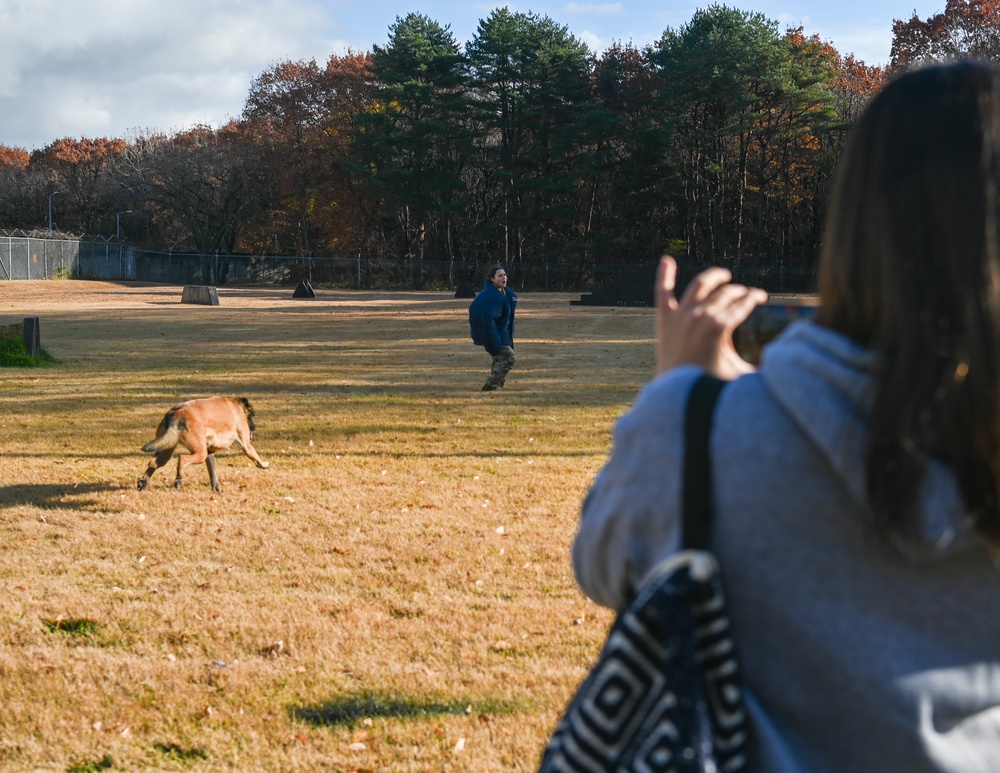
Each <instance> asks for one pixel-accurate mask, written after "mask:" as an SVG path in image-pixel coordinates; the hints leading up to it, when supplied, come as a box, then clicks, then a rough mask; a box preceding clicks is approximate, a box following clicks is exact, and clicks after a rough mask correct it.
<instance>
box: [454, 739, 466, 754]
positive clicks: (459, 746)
mask: <svg viewBox="0 0 1000 773" xmlns="http://www.w3.org/2000/svg"><path fill="white" fill-rule="evenodd" d="M464 748H465V739H464V738H459V739H458V742H457V743H456V744H455V748H454V750H453V751H454V752H455V754H458V753H459V752H460V751H462V749H464Z"/></svg>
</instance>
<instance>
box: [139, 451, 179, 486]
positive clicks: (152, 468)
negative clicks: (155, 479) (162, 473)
mask: <svg viewBox="0 0 1000 773" xmlns="http://www.w3.org/2000/svg"><path fill="white" fill-rule="evenodd" d="M173 455H174V449H173V448H168V449H166V450H165V451H160V452H159V453H158V454H157V455H156V456H155V457H153V461H152V462H150V464H149V467H147V468H146V472H145V473H143V475H142V477H141V478H139V480H138V481H137V482H136V487H137V488H138V489H139V491H142V490H143V489H144V488H146V485H147V484H148V483H149V479H150V477H152V475H153V473H154V472H156V471H157V470H158V469H160V468H161V467H162V466H163V465H165V464H166V463H167V462H169V461H170V457H171V456H173Z"/></svg>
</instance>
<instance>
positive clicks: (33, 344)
mask: <svg viewBox="0 0 1000 773" xmlns="http://www.w3.org/2000/svg"><path fill="white" fill-rule="evenodd" d="M24 348H25V350H26V351H27V352H28V356H29V357H37V356H38V354H39V352H40V351H41V349H42V337H41V334H40V333H39V330H38V317H25V318H24Z"/></svg>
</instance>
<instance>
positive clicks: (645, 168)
mask: <svg viewBox="0 0 1000 773" xmlns="http://www.w3.org/2000/svg"><path fill="white" fill-rule="evenodd" d="M998 8H1000V0H985V2H984V0H948V6H947V8H946V9H945V11H944V12H942V13H941V14H939V15H937V16H934V17H930V18H928V19H926V20H921V19H920V18H919V17H917V16H916V15H914V16H913V18H912V19H910V20H907V21H896V22H895V23H894V27H893V47H892V60H891V62H890V65H889V66H888V67H886V68H883V67H878V66H870V65H867V64H866V63H864V62H863V61H860V60H857V59H855V58H854V57H853V56H850V55H848V56H843V55H841V54H840V53H839V52H838V51H837V50H836V49H835V48H834V47H833V46H832V45H831V44H830V43H828V42H824V41H822V40H820V39H819V38H818V37H817V36H814V35H813V36H810V35H807V34H805V33H804V31H803V30H802V29H801V28H799V29H787V30H785V31H784V32H781V31H779V29H778V25H777V23H775V22H773V21H771V20H769V19H767V18H766V17H765V16H763V15H762V14H759V13H753V12H745V11H740V10H736V9H733V8H729V7H726V6H722V5H713V6H709V7H707V8H705V9H702V10H699V11H697V12H696V13H695V14H694V16H693V17H692V18H691V20H690V21H689V22H687V23H686V24H684V25H682V26H680V27H678V28H676V29H673V28H668V29H667V30H665V31H664V33H663V34H662V36H661V37H660V39H659V40H658V41H657V42H656V43H655V44H652V45H649V46H646V47H643V48H637V47H635V46H632V45H629V44H615V45H613V46H611V47H610V48H609V49H607V50H606V51H604V52H603V53H602V54H600V55H596V54H594V53H592V52H591V51H590V50H589V49H588V48H587V46H586V45H585V44H584V43H582V42H581V41H580V40H579V39H577V38H576V37H575V36H573V35H572V34H571V33H570V32H569V30H568V29H567V28H566V27H565V26H562V25H559V24H558V23H556V22H555V21H553V20H552V19H551V18H549V17H547V16H539V15H536V14H532V13H521V12H514V11H510V10H509V9H506V8H501V9H497V10H494V11H493V12H492V13H491V14H490V15H489V16H488V17H487V18H486V19H483V20H481V21H480V23H479V25H478V28H477V30H476V33H475V36H474V37H473V38H472V40H470V41H468V42H466V43H465V44H464V45H462V44H460V43H459V42H458V41H457V40H456V39H455V37H454V36H453V35H452V33H451V31H450V28H449V27H448V26H447V25H442V24H440V23H438V22H436V21H434V20H432V19H430V18H428V17H427V16H425V15H422V14H418V13H412V14H409V15H407V16H405V17H401V18H398V19H397V20H396V22H395V24H393V25H392V26H391V27H390V28H389V34H388V40H387V41H386V43H385V44H383V45H375V46H373V47H372V49H371V50H370V51H368V52H363V53H361V52H348V53H347V54H344V55H333V56H331V57H330V58H329V60H328V61H327V62H326V63H325V65H319V64H317V63H316V62H315V61H284V62H279V63H276V64H274V65H273V66H271V67H269V68H268V69H267V70H265V71H264V72H262V73H261V74H260V75H258V76H257V77H256V78H255V79H254V81H253V83H252V84H251V86H250V89H249V92H248V94H247V97H246V101H245V104H244V108H243V112H242V115H241V116H240V118H239V119H237V120H233V121H231V122H229V123H228V124H226V125H225V126H222V127H220V128H212V127H207V126H199V127H195V128H192V129H188V130H185V131H181V132H178V133H174V134H167V133H163V132H160V131H140V132H135V133H134V135H133V136H129V137H125V138H115V139H107V138H104V139H79V140H77V139H68V138H67V139H60V140H57V141H55V142H53V143H52V144H50V145H48V146H47V147H45V148H43V149H41V150H37V151H34V152H31V153H28V152H26V151H25V150H23V149H19V148H12V147H6V146H2V145H0V226H2V227H6V228H20V229H24V230H29V229H35V228H43V227H45V226H46V225H47V218H48V214H49V212H50V211H51V210H50V207H54V211H55V213H56V217H55V223H56V226H57V227H58V229H59V230H61V231H66V232H73V233H81V232H88V233H104V234H113V233H116V231H117V230H118V227H119V225H120V226H121V231H122V233H123V234H125V235H127V237H128V238H129V239H130V240H131V241H132V242H133V243H136V244H139V245H144V246H149V247H151V248H156V249H172V250H176V251H192V252H198V253H203V254H207V253H214V252H220V253H249V254H266V255H296V256H308V255H331V256H356V255H364V256H366V257H374V258H379V257H383V258H404V257H405V258H409V259H411V260H414V261H419V260H435V261H479V262H494V261H499V262H503V263H505V264H506V265H507V266H508V267H512V268H516V267H517V266H518V265H520V264H527V263H531V262H538V263H540V262H546V263H557V264H564V265H567V266H575V267H578V268H579V271H580V272H586V271H587V270H588V266H592V265H594V264H636V263H641V262H645V261H647V260H651V259H653V258H655V257H657V256H658V255H659V254H661V253H662V252H663V251H665V250H669V251H671V252H673V253H675V254H686V255H690V256H692V257H693V258H695V259H697V260H700V261H703V262H709V261H711V262H717V263H721V264H723V265H731V266H743V267H744V268H746V267H751V266H752V267H755V268H759V269H762V270H763V269H767V268H769V267H771V266H776V265H778V263H779V262H780V263H783V264H784V265H786V266H795V265H804V266H808V265H811V264H812V262H813V261H814V257H815V255H816V252H817V248H818V245H819V241H820V239H821V236H822V234H821V224H822V222H823V215H824V209H825V201H826V195H827V191H828V188H829V183H830V178H831V175H832V172H833V169H834V167H835V165H836V161H837V156H838V154H839V151H840V149H841V147H842V145H843V142H844V139H845V137H846V134H847V132H848V131H849V129H850V127H851V125H852V124H853V122H854V120H855V119H856V117H857V116H858V114H859V112H860V110H861V109H862V108H863V107H864V105H865V103H866V102H867V100H868V99H870V98H871V96H873V95H874V94H875V93H876V92H877V91H878V89H879V88H880V87H881V85H882V84H883V82H884V81H885V79H886V77H887V76H888V75H889V74H890V73H891V71H892V70H893V69H896V68H902V67H907V66H910V65H911V64H913V63H915V62H919V61H921V60H923V59H926V58H936V57H941V56H955V55H962V54H973V55H979V56H988V57H992V56H994V55H995V54H996V52H997V50H1000V49H998V48H997V47H996V46H995V43H996V41H997V39H998V37H997V30H998V29H1000V12H998Z"/></svg>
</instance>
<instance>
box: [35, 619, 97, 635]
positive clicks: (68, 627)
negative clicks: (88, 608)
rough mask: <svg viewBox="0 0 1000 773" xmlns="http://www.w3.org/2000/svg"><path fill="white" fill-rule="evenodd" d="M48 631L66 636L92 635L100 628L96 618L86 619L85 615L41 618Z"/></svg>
mask: <svg viewBox="0 0 1000 773" xmlns="http://www.w3.org/2000/svg"><path fill="white" fill-rule="evenodd" d="M42 625H44V626H45V628H46V630H47V631H48V632H49V633H62V634H65V635H66V636H82V637H90V636H93V635H94V634H95V633H97V632H98V631H99V630H100V629H101V624H100V623H98V622H97V621H96V620H88V619H87V618H85V617H70V618H58V619H56V620H43V621H42Z"/></svg>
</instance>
